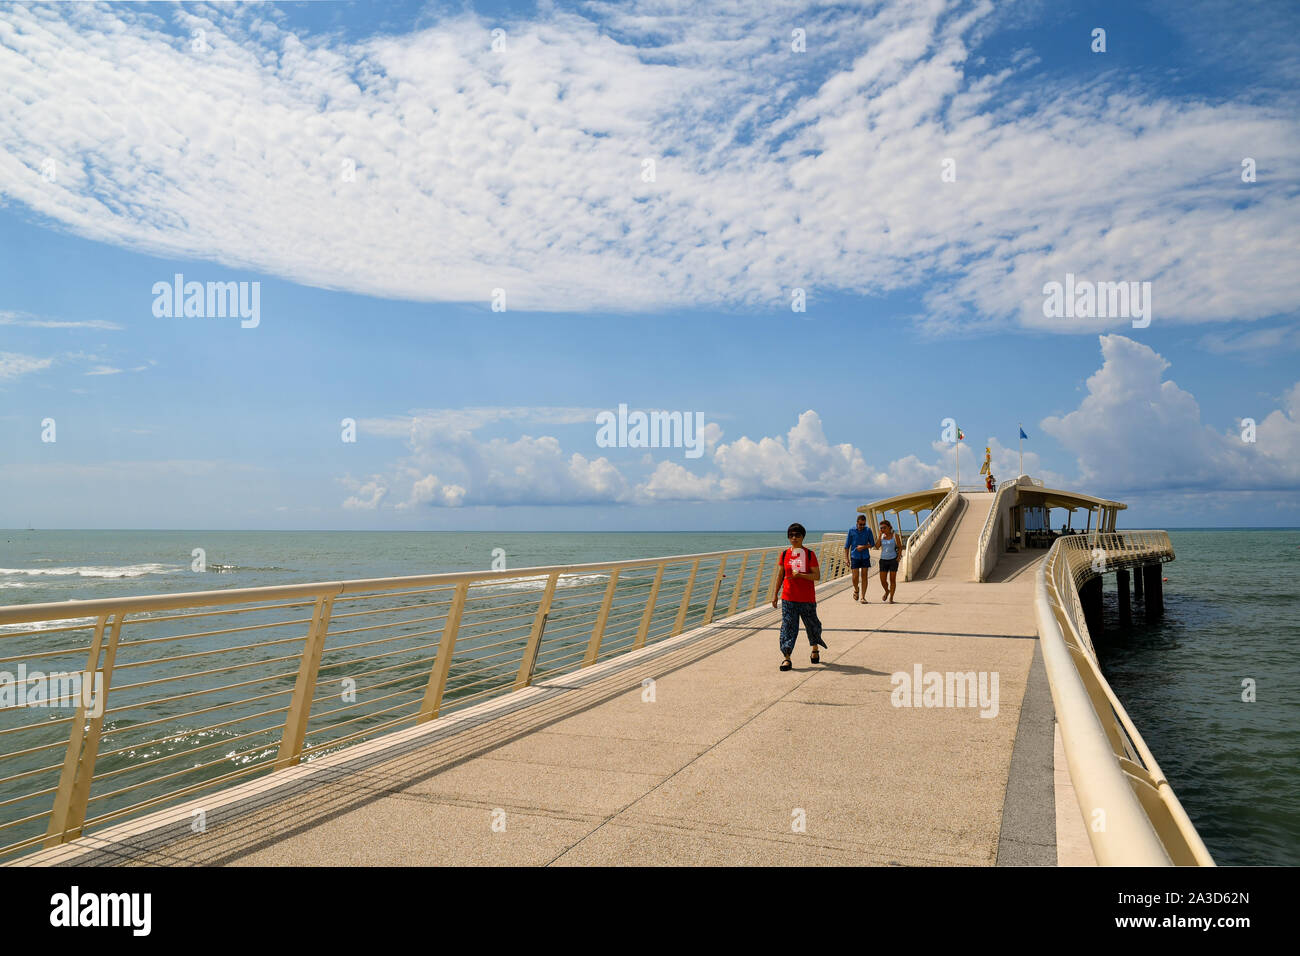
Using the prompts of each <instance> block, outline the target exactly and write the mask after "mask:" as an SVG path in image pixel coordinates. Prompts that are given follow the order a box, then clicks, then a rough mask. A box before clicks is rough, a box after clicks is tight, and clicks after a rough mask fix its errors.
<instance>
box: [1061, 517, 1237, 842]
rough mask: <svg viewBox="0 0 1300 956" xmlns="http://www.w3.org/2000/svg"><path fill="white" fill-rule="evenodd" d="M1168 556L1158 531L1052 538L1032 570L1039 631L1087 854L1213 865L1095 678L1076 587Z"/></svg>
mask: <svg viewBox="0 0 1300 956" xmlns="http://www.w3.org/2000/svg"><path fill="white" fill-rule="evenodd" d="M1173 557H1174V550H1173V545H1172V544H1171V543H1170V541H1169V535H1168V534H1167V533H1166V532H1164V531H1122V532H1115V533H1105V534H1098V533H1095V532H1094V533H1092V534H1088V535H1072V536H1069V537H1065V538H1060V539H1058V540H1057V541H1056V542H1055V543H1054V544H1053V545H1052V547H1051V550H1050V551H1048V554H1047V558H1046V560H1044V562H1043V563H1042V565H1040V567H1039V570H1038V574H1037V582H1036V594H1035V606H1036V612H1037V617H1038V632H1039V637H1040V639H1041V641H1040V643H1041V647H1042V651H1043V662H1044V665H1045V667H1046V670H1047V674H1048V679H1049V681H1050V683H1051V685H1052V699H1053V702H1054V704H1055V705H1056V719H1057V722H1058V723H1059V725H1060V729H1061V739H1062V743H1063V745H1064V748H1065V754H1066V760H1067V763H1068V764H1069V768H1070V777H1071V780H1072V782H1073V784H1074V788H1075V792H1076V794H1077V796H1078V799H1079V809H1080V810H1081V811H1082V813H1083V816H1084V821H1085V823H1086V824H1087V830H1088V837H1089V839H1090V841H1091V843H1092V850H1093V854H1094V855H1095V857H1096V859H1097V862H1098V863H1100V864H1102V865H1104V866H1110V865H1128V866H1152V865H1161V864H1169V863H1174V864H1177V865H1180V866H1186V865H1199V866H1213V865H1214V860H1213V858H1212V857H1211V856H1210V853H1209V851H1208V850H1207V849H1206V847H1205V844H1204V842H1202V840H1201V837H1200V835H1199V834H1198V833H1197V832H1196V828H1195V827H1194V826H1193V825H1192V822H1191V820H1190V819H1189V818H1188V816H1187V812H1186V811H1185V810H1184V809H1183V806H1182V804H1181V803H1179V801H1178V797H1177V796H1176V795H1175V794H1174V791H1173V787H1171V786H1170V784H1169V781H1168V780H1166V779H1165V776H1164V773H1163V772H1162V771H1161V770H1160V766H1159V764H1157V763H1156V760H1155V757H1154V756H1152V754H1151V751H1150V750H1149V749H1148V747H1147V745H1146V742H1145V741H1144V740H1143V739H1142V735H1141V734H1139V733H1138V731H1137V728H1136V727H1134V726H1133V722H1132V720H1131V719H1130V718H1129V716H1128V713H1127V712H1126V711H1125V710H1124V706H1123V705H1122V704H1121V703H1120V701H1119V699H1118V698H1117V697H1116V696H1115V693H1114V691H1113V690H1112V689H1111V687H1110V685H1109V684H1108V683H1107V681H1106V679H1105V677H1103V676H1102V673H1101V668H1100V667H1099V665H1098V662H1097V654H1096V651H1095V649H1094V648H1093V645H1092V639H1091V637H1090V636H1089V634H1088V628H1087V624H1086V623H1085V619H1084V613H1083V604H1082V601H1081V599H1080V597H1079V587H1080V585H1082V584H1083V583H1084V582H1086V581H1087V580H1088V579H1090V578H1092V577H1096V576H1097V575H1100V574H1103V573H1105V572H1106V571H1109V570H1115V569H1117V568H1122V567H1138V566H1142V565H1148V564H1154V563H1159V562H1164V561H1172V560H1173Z"/></svg>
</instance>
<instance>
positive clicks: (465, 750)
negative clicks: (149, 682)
mask: <svg viewBox="0 0 1300 956" xmlns="http://www.w3.org/2000/svg"><path fill="white" fill-rule="evenodd" d="M949 559H950V560H952V561H953V562H954V566H953V573H951V574H944V573H942V571H943V568H940V570H939V572H937V573H935V575H934V576H933V577H932V578H930V579H927V580H921V581H916V582H911V583H906V584H900V585H899V587H898V592H897V598H896V600H897V602H898V603H896V604H893V605H887V604H881V603H880V590H879V587H878V584H877V583H876V581H875V579H873V581H872V585H871V586H872V591H871V592H870V600H871V603H870V604H868V605H859V604H854V603H853V602H852V599H851V598H852V589H851V584H850V583H849V582H848V580H847V579H841V580H840V581H836V582H834V583H833V584H830V585H827V586H826V587H824V588H823V593H822V596H821V599H820V604H819V608H820V614H821V618H822V621H823V624H824V626H825V633H824V639H825V640H826V642H827V644H829V645H830V647H829V650H828V651H824V652H823V655H822V660H823V663H822V664H820V665H812V664H810V663H809V662H808V647H807V644H806V641H805V639H804V637H803V635H802V634H801V635H800V644H799V645H798V647H797V649H796V652H795V655H794V659H795V669H794V670H793V671H792V672H787V673H783V672H780V671H778V669H777V664H778V663H779V662H780V653H779V651H778V649H777V634H776V632H777V622H778V615H777V613H776V612H775V611H773V610H771V609H770V608H763V609H759V610H757V611H753V612H750V613H749V614H748V615H740V616H738V617H737V618H733V619H730V620H726V621H722V622H719V623H717V624H714V625H711V626H708V627H705V628H701V629H699V630H698V631H696V632H694V633H690V634H684V635H681V636H680V637H678V638H673V639H671V640H669V641H664V642H662V643H661V644H659V645H656V646H653V647H647V648H646V649H645V650H644V651H640V652H635V653H633V654H631V655H627V656H626V657H624V658H620V659H617V660H614V661H610V662H608V663H607V664H602V665H598V666H597V667H595V668H591V669H589V670H588V671H584V672H581V674H582V675H583V676H582V677H579V676H578V675H569V676H568V677H565V678H557V679H555V680H554V681H549V682H543V683H542V684H540V685H539V686H536V687H532V688H528V689H526V690H524V691H521V692H518V693H516V694H514V695H510V697H509V698H507V699H506V700H504V701H499V702H493V703H491V704H490V705H488V706H485V707H483V708H475V711H476V712H480V713H476V714H468V713H467V714H465V715H461V716H459V717H457V716H453V717H451V718H447V719H445V720H439V721H435V722H433V723H431V724H425V725H422V726H421V727H418V728H412V729H410V730H409V731H403V732H401V733H398V734H393V735H390V737H389V738H387V739H386V740H384V741H382V742H379V741H377V742H375V744H369V745H366V746H364V747H360V748H357V751H358V752H359V753H363V754H368V756H366V757H364V758H363V759H360V760H358V759H356V758H355V757H354V758H352V759H350V760H349V761H346V762H343V763H333V762H332V761H331V760H330V759H325V760H320V761H313V762H312V763H309V764H305V765H303V766H302V767H299V768H294V769H293V770H292V771H290V772H289V773H290V774H291V775H292V774H296V775H298V782H297V783H296V784H295V785H291V786H288V787H286V786H284V785H283V782H282V783H281V785H279V786H278V787H277V788H275V789H274V792H272V791H270V790H267V791H265V797H264V798H263V799H260V800H259V799H258V798H257V797H256V796H253V797H249V796H248V795H247V794H248V793H249V792H255V791H256V789H257V787H258V786H259V785H257V784H254V785H247V786H246V787H245V788H243V789H244V790H245V791H246V793H245V797H244V798H243V799H241V800H240V801H238V802H237V803H235V804H225V805H223V804H221V803H220V802H216V803H214V802H213V801H212V800H211V799H209V800H207V801H200V802H198V803H194V804H189V805H186V806H183V807H179V808H177V809H176V811H175V812H174V813H173V817H174V826H172V827H170V828H167V827H164V828H163V829H161V830H160V829H159V828H158V827H157V826H156V823H155V825H154V826H153V827H152V828H151V829H147V830H142V831H141V832H140V835H139V836H138V837H131V836H129V835H128V836H125V837H124V836H123V835H122V833H121V832H118V833H115V834H113V833H108V832H106V833H104V834H103V836H102V837H97V836H95V835H93V834H92V835H87V836H84V837H82V838H81V839H79V840H76V841H74V842H72V843H70V844H68V845H66V846H64V847H60V848H57V849H55V850H51V851H46V852H45V853H42V854H37V855H36V856H34V857H29V858H28V860H27V861H25V862H33V863H34V862H38V861H40V862H52V863H57V862H72V863H79V864H82V865H86V864H96V863H100V864H116V865H121V864H130V863H136V864H146V865H172V866H174V865H186V864H191V865H284V864H289V865H439V864H459V865H465V864H496V865H502V864H505V865H546V864H558V865H571V864H579V865H581V864H692V863H695V864H875V865H888V864H912V865H953V864H976V865H990V864H995V863H1003V864H1008V863H1010V864H1015V863H1035V864H1044V863H1046V864H1051V863H1055V862H1057V856H1058V849H1057V839H1056V822H1055V821H1056V803H1057V802H1058V798H1057V797H1056V796H1055V795H1054V782H1053V770H1054V761H1053V748H1052V732H1053V715H1052V703H1051V695H1050V692H1049V690H1048V687H1047V682H1046V678H1045V676H1044V674H1043V670H1042V664H1041V659H1040V658H1039V657H1038V655H1036V653H1035V650H1036V647H1037V637H1036V632H1035V622H1034V612H1033V602H1032V593H1031V588H1032V582H1033V574H1032V573H1031V572H1032V570H1033V565H1034V563H1035V562H1036V561H1037V560H1040V559H1041V555H1036V556H1031V555H1007V556H1005V557H1004V558H1003V559H1002V561H1001V562H1000V563H999V566H998V568H997V573H996V574H995V575H994V579H993V581H991V582H990V583H986V584H976V583H973V582H970V581H968V580H963V579H962V578H963V575H962V574H961V573H960V572H958V571H957V569H956V564H955V562H957V561H960V562H961V563H962V566H963V567H969V555H968V554H967V553H966V551H965V550H964V549H956V551H955V553H954V554H952V555H950V556H949ZM943 563H944V565H947V564H948V563H949V562H948V561H947V560H945V561H944V562H943ZM917 665H919V666H920V667H921V669H922V670H923V671H939V672H947V671H954V672H967V671H975V672H981V671H982V672H988V673H996V674H997V676H998V698H997V713H996V716H994V717H982V716H981V709H980V707H979V706H966V707H952V706H948V707H920V708H916V707H912V708H904V707H896V706H894V705H893V704H892V703H891V692H892V691H893V689H894V685H893V683H892V682H891V675H892V674H894V673H896V672H904V673H907V674H909V675H910V674H912V673H913V672H914V669H915V667H916V666H917ZM645 678H652V679H653V680H654V685H653V694H652V695H651V693H649V691H650V690H651V689H650V688H647V687H644V686H643V683H642V682H643V680H644V679H645ZM651 696H652V697H653V699H652V700H651V699H649V698H650V697H651ZM441 725H447V726H446V727H445V728H443V729H440V727H441ZM381 743H382V746H380V744H381ZM395 745H396V746H395ZM274 778H280V779H281V781H283V779H284V775H283V774H277V775H273V778H267V780H268V781H269V780H271V779H274ZM1066 780H1067V781H1068V776H1067V778H1066ZM1067 785H1068V783H1067ZM260 786H263V787H266V786H269V783H263V784H261V785H260ZM205 806H206V808H207V809H206V811H205V813H206V817H207V819H206V824H207V829H206V832H203V833H192V832H190V830H191V827H189V826H188V824H189V823H190V820H191V818H192V814H193V811H194V809H195V808H203V807H205ZM1071 810H1072V811H1073V815H1077V809H1075V808H1071ZM801 819H802V821H803V823H804V826H803V827H802V829H800V828H799V826H798V824H799V823H800V820H801ZM494 823H495V828H494ZM1083 843H1084V852H1085V854H1086V840H1084V841H1083Z"/></svg>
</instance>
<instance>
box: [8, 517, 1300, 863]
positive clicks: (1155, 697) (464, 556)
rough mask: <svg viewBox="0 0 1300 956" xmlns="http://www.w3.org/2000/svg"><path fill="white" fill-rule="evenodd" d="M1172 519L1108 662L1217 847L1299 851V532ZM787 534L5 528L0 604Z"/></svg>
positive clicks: (1223, 855) (1219, 854) (1229, 852)
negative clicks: (1146, 616) (1162, 559)
mask: <svg viewBox="0 0 1300 956" xmlns="http://www.w3.org/2000/svg"><path fill="white" fill-rule="evenodd" d="M837 530H843V529H837ZM1169 533H1170V538H1171V540H1172V542H1173V545H1174V552H1175V554H1176V560H1175V561H1173V562H1172V563H1170V564H1167V565H1165V567H1164V572H1163V573H1164V576H1165V577H1167V578H1168V583H1166V584H1165V591H1164V593H1165V608H1166V610H1165V615H1164V617H1163V619H1161V620H1159V621H1157V622H1152V623H1148V622H1146V621H1145V620H1143V618H1142V615H1141V614H1140V613H1138V614H1137V615H1135V620H1134V623H1133V626H1132V627H1131V628H1129V629H1127V630H1123V629H1121V628H1120V626H1119V621H1118V608H1117V606H1116V595H1115V588H1114V581H1115V579H1114V576H1113V575H1109V576H1107V578H1106V579H1105V583H1104V606H1105V614H1106V619H1105V625H1106V626H1105V632H1104V635H1103V636H1102V637H1101V639H1100V640H1096V641H1095V644H1096V646H1097V651H1098V656H1099V658H1100V660H1101V664H1102V669H1103V672H1104V673H1105V675H1106V678H1107V680H1108V681H1109V682H1110V683H1111V686H1112V687H1113V688H1114V689H1115V692H1116V694H1117V695H1118V697H1119V699H1120V700H1121V701H1122V702H1123V704H1124V706H1125V708H1126V709H1127V710H1128V712H1129V714H1130V716H1131V717H1132V718H1133V721H1134V723H1135V725H1136V726H1137V728H1138V730H1139V731H1140V732H1141V733H1142V735H1143V737H1144V738H1145V739H1146V741H1147V744H1148V746H1149V747H1150V748H1151V751H1152V753H1153V754H1154V755H1155V757H1156V759H1157V761H1159V763H1160V766H1161V768H1162V769H1163V770H1164V772H1165V775H1166V776H1167V777H1168V778H1169V780H1170V782H1171V783H1172V785H1173V787H1174V790H1175V792H1176V793H1177V794H1178V797H1179V799H1180V800H1181V801H1182V803H1183V806H1184V807H1185V808H1186V810H1187V812H1188V814H1189V816H1190V817H1191V819H1192V821H1193V823H1194V824H1195V825H1196V827H1197V830H1198V831H1199V833H1200V834H1201V837H1202V839H1204V840H1205V843H1206V845H1207V847H1208V848H1209V850H1210V852H1211V854H1213V856H1214V858H1215V860H1216V862H1218V863H1219V864H1221V865H1232V864H1239V865H1269V864H1274V865H1290V866H1295V865H1297V864H1300V786H1298V784H1300V693H1297V688H1298V687H1300V529H1294V528H1291V529H1263V530H1261V529H1248V528H1240V529H1238V528H1228V529H1222V528H1216V529H1201V528H1185V529H1171V530H1170V532H1169ZM821 534H822V532H821V531H819V530H818V531H810V533H809V536H808V540H809V541H810V542H817V541H820V539H821ZM784 543H785V541H784V538H783V536H782V535H781V534H780V533H779V532H776V533H773V532H603V533H567V532H564V533H561V532H556V533H541V532H510V531H502V532H419V531H411V532H324V531H302V532H283V531H274V532H272V531H41V530H35V531H29V530H13V531H0V606H3V605H10V604H32V603H41V602H48V601H66V600H73V599H97V598H107V597H119V596H126V595H135V594H166V593H174V592H184V591H197V590H206V589H210V588H243V587H254V586H260V585H273V584H296V583H306V582H319V581H338V580H346V579H352V578H374V577H388V576H396V575H412V574H431V573H437V572H444V571H470V570H488V569H490V568H493V567H496V568H500V567H502V566H504V567H508V568H526V567H536V566H540V565H557V564H581V563H587V562H601V561H615V560H625V559H636V558H652V557H659V556H662V555H670V554H698V553H701V552H708V551H722V550H731V549H739V548H754V547H771V546H779V545H783V544H784ZM200 557H201V558H202V564H203V566H204V568H205V570H204V571H203V572H201V573H200V572H197V571H195V570H194V568H195V566H196V563H197V562H198V561H199V559H200ZM4 632H5V628H4V627H0V641H2V640H3V637H4Z"/></svg>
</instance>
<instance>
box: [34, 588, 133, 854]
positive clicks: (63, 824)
mask: <svg viewBox="0 0 1300 956" xmlns="http://www.w3.org/2000/svg"><path fill="white" fill-rule="evenodd" d="M125 617H126V612H125V611H123V612H121V613H119V614H118V615H117V616H116V617H114V618H113V629H112V631H111V632H110V635H109V639H108V649H107V650H106V651H105V652H104V666H103V669H102V671H101V669H100V666H99V655H100V651H101V649H102V648H103V643H104V625H105V624H106V623H107V621H108V615H107V614H101V615H100V616H99V618H98V619H97V620H96V621H95V634H94V637H92V638H91V641H90V653H89V654H87V656H86V670H85V671H84V673H83V674H82V680H85V679H86V677H87V676H89V677H90V679H91V680H92V681H93V680H94V679H95V675H96V674H101V673H102V675H103V676H102V677H101V679H100V685H99V693H98V694H97V695H96V698H95V709H96V710H98V711H99V713H98V715H95V716H92V717H91V719H90V724H89V727H87V724H86V695H85V691H84V689H83V691H82V693H81V696H80V699H79V700H78V702H77V711H76V714H75V715H74V716H73V718H72V727H71V733H70V734H69V735H68V750H67V753H66V754H64V757H63V772H62V773H61V774H60V776H59V789H58V790H57V792H56V793H55V795H54V808H53V809H52V810H51V811H50V823H49V826H48V827H47V828H46V831H45V846H47V847H51V846H58V845H59V844H60V843H66V842H67V841H68V840H74V839H76V838H77V837H78V836H80V835H81V827H82V824H84V823H85V822H86V805H87V803H88V802H89V801H90V784H91V781H92V780H93V778H94V776H95V758H96V756H97V755H98V754H99V736H100V732H101V731H102V730H103V727H104V712H105V711H106V710H107V709H108V685H109V681H110V679H111V678H112V676H113V661H114V660H115V659H116V657H117V644H118V638H119V637H120V635H121V632H122V620H123V618H125Z"/></svg>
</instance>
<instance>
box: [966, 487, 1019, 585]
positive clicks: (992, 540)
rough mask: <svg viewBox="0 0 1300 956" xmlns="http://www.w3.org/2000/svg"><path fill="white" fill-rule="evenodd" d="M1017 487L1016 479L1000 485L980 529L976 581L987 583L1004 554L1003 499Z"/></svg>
mask: <svg viewBox="0 0 1300 956" xmlns="http://www.w3.org/2000/svg"><path fill="white" fill-rule="evenodd" d="M1015 487H1016V479H1014V478H1012V479H1010V480H1008V481H1004V482H1002V484H1000V485H998V490H997V493H996V494H995V495H994V496H993V504H992V505H991V506H990V507H989V513H988V517H987V518H985V519H984V527H983V528H982V529H980V540H979V544H977V545H976V546H975V580H976V581H981V582H983V581H985V580H987V579H988V575H989V572H990V571H992V570H993V566H994V565H995V564H997V563H998V556H999V555H1000V554H1001V553H1002V550H1003V548H1004V545H1003V544H1002V535H1001V534H1000V533H999V532H998V528H999V527H1001V524H1002V520H1001V515H1002V499H1003V498H1004V496H1005V495H1006V493H1007V492H1008V491H1009V490H1012V489H1014V488H1015Z"/></svg>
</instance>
